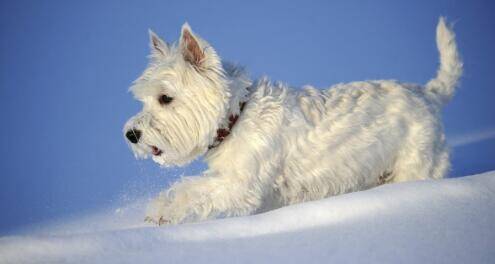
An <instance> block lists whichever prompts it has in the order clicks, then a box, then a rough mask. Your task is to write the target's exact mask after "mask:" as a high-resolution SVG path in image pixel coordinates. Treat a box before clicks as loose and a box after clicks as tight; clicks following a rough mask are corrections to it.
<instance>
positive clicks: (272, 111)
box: [123, 17, 462, 225]
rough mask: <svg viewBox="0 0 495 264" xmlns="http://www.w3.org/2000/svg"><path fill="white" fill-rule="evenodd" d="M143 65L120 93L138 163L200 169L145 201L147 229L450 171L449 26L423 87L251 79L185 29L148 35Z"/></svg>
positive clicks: (452, 64)
mask: <svg viewBox="0 0 495 264" xmlns="http://www.w3.org/2000/svg"><path fill="white" fill-rule="evenodd" d="M149 35H150V47H151V54H150V62H149V65H148V67H147V68H146V70H145V71H144V73H143V74H142V75H141V76H140V77H139V78H138V79H137V80H136V81H135V82H134V83H133V85H132V86H131V88H130V91H131V92H132V93H133V95H134V97H135V98H136V99H137V100H139V101H141V102H142V104H143V109H142V111H141V112H140V113H138V114H137V115H135V116H134V117H132V118H131V119H130V120H129V121H128V122H127V123H126V124H125V126H124V130H123V133H124V136H125V138H126V139H127V142H128V143H129V146H130V148H131V149H132V151H133V152H134V154H135V156H136V157H137V158H148V157H151V158H152V159H153V160H154V161H155V162H157V163H158V164H160V165H161V166H181V165H185V164H188V163H189V162H191V161H192V160H194V159H196V158H198V157H199V156H202V155H204V160H205V161H206V162H207V164H208V169H207V170H206V171H205V172H204V173H203V175H201V176H200V177H184V178H182V179H181V180H180V181H178V182H176V183H174V184H173V185H172V186H171V187H170V188H169V189H168V190H165V191H163V192H161V193H160V194H159V196H158V197H157V198H156V199H154V200H152V201H151V202H150V204H149V205H148V208H147V212H146V214H147V215H146V218H145V220H146V221H148V222H152V223H155V224H158V225H162V224H179V223H185V222H195V221H202V220H206V219H213V218H218V217H231V216H243V215H250V214H255V213H260V212H264V211H267V210H270V209H274V208H278V207H281V206H285V205H290V204H294V203H300V202H305V201H311V200H316V199H321V198H325V197H329V196H333V195H338V194H343V193H348V192H353V191H359V190H364V189H368V188H371V187H374V186H378V185H380V184H384V183H396V182H403V181H409V180H423V179H440V178H442V177H444V176H445V175H446V173H447V172H448V170H449V166H450V163H449V150H448V147H447V145H446V140H445V135H444V132H443V127H442V123H441V121H440V117H441V110H442V106H443V105H445V104H446V103H447V102H448V101H449V100H450V99H451V98H452V96H453V94H454V91H455V88H456V86H457V83H458V80H459V78H460V76H461V73H462V62H461V60H460V55H459V53H458V50H457V45H456V42H455V35H454V32H453V30H452V27H451V26H449V25H447V24H446V21H445V19H444V18H443V17H441V18H440V19H439V22H438V26H437V29H436V41H437V46H438V50H439V53H440V66H439V69H438V72H437V75H436V77H434V78H433V79H432V80H431V81H429V82H428V83H427V84H426V85H416V84H409V83H400V82H397V81H395V80H376V81H362V82H351V83H346V84H336V85H334V86H332V87H330V88H329V89H325V90H322V89H316V88H313V87H311V86H304V87H302V88H301V89H292V88H290V87H288V86H287V85H285V84H282V83H279V82H271V81H270V80H269V79H268V78H266V77H263V78H261V79H259V80H256V81H251V79H250V78H249V77H248V75H247V74H246V72H245V70H244V69H243V68H242V67H240V66H237V65H233V64H230V63H226V62H223V61H222V60H221V59H220V57H219V55H218V54H217V53H216V52H215V49H214V48H213V47H212V46H211V45H210V44H209V43H208V42H207V41H206V40H204V39H203V38H201V37H200V36H198V35H197V34H195V33H194V32H193V31H192V30H191V27H190V26H189V25H188V24H187V23H186V24H184V25H183V26H182V30H181V36H180V39H179V41H178V43H175V44H172V45H169V44H167V43H166V42H165V41H163V40H162V39H160V38H159V37H158V36H157V35H156V34H155V33H153V32H152V31H151V30H150V32H149Z"/></svg>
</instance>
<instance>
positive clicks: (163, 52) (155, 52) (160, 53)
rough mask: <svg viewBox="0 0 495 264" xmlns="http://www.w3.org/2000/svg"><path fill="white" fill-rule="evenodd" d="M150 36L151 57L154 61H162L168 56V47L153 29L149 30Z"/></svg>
mask: <svg viewBox="0 0 495 264" xmlns="http://www.w3.org/2000/svg"><path fill="white" fill-rule="evenodd" d="M148 33H149V35H150V49H151V54H150V57H151V58H152V59H160V58H163V57H165V56H167V55H168V52H169V50H168V45H167V43H166V42H165V41H163V40H162V39H161V38H160V37H158V35H156V34H155V32H153V31H152V30H151V29H149V30H148Z"/></svg>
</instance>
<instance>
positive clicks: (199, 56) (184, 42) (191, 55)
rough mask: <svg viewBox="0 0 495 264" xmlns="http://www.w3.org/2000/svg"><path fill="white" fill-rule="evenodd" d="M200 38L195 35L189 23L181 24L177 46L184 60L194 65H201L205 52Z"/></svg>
mask: <svg viewBox="0 0 495 264" xmlns="http://www.w3.org/2000/svg"><path fill="white" fill-rule="evenodd" d="M201 42H202V41H201V40H200V39H199V37H197V36H195V35H194V33H193V32H192V30H191V27H190V26H189V24H187V23H185V24H184V25H183V26H182V32H181V36H180V41H179V46H180V49H181V52H182V56H183V57H184V60H185V61H187V62H189V63H190V64H191V65H193V66H195V67H201V65H202V64H203V62H204V60H205V57H206V56H205V53H204V51H203V47H202V46H201Z"/></svg>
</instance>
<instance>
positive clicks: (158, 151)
mask: <svg viewBox="0 0 495 264" xmlns="http://www.w3.org/2000/svg"><path fill="white" fill-rule="evenodd" d="M150 147H151V154H153V155H155V156H160V155H162V153H163V151H162V150H161V149H159V148H157V147H156V146H150Z"/></svg>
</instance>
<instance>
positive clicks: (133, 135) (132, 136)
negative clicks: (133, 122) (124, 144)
mask: <svg viewBox="0 0 495 264" xmlns="http://www.w3.org/2000/svg"><path fill="white" fill-rule="evenodd" d="M125 137H126V138H127V139H128V140H129V141H130V142H131V143H132V144H136V143H138V141H139V138H141V131H139V130H137V129H134V128H133V129H130V130H128V131H127V132H126V133H125Z"/></svg>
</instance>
